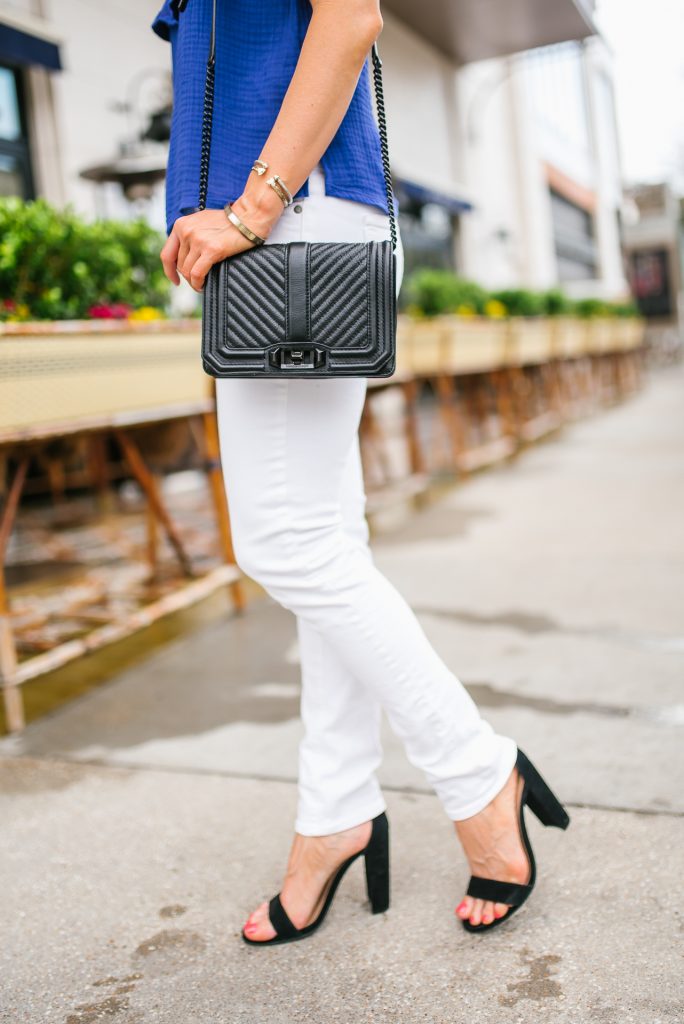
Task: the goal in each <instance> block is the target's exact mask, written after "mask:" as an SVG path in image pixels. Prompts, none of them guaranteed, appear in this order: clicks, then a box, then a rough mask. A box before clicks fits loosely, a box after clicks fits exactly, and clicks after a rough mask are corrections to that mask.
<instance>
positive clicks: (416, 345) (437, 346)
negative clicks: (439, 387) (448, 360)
mask: <svg viewBox="0 0 684 1024" xmlns="http://www.w3.org/2000/svg"><path fill="white" fill-rule="evenodd" d="M445 320H446V317H442V316H439V317H434V319H432V320H415V321H413V322H412V323H411V327H410V332H409V337H410V343H409V351H410V356H409V361H410V366H411V370H412V372H413V373H416V374H419V375H420V374H422V375H423V376H432V375H433V374H435V373H439V372H440V371H441V370H442V369H443V368H444V354H445V350H446V337H447V335H448V330H449V328H448V325H447V324H446V323H445Z"/></svg>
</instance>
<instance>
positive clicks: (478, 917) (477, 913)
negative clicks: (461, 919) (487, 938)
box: [470, 900, 484, 924]
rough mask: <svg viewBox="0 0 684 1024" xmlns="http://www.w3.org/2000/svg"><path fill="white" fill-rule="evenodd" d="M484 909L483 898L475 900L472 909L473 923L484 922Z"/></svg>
mask: <svg viewBox="0 0 684 1024" xmlns="http://www.w3.org/2000/svg"><path fill="white" fill-rule="evenodd" d="M483 909H484V901H483V900H473V906H472V908H471V911H470V923H471V924H482V911H483Z"/></svg>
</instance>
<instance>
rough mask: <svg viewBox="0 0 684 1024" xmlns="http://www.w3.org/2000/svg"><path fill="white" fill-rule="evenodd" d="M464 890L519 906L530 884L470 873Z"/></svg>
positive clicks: (476, 896)
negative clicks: (503, 880) (501, 880)
mask: <svg viewBox="0 0 684 1024" xmlns="http://www.w3.org/2000/svg"><path fill="white" fill-rule="evenodd" d="M466 891H467V895H468V896H473V897H474V898H475V899H476V900H490V901H491V902H492V903H507V904H508V905H509V906H511V907H519V906H520V904H521V903H524V902H525V900H526V899H527V897H528V896H529V894H530V892H531V891H532V886H531V885H523V884H522V883H519V882H500V881H498V880H497V879H496V878H480V877H479V876H478V875H472V876H471V879H470V882H469V883H468V889H467V890H466ZM274 927H275V926H274Z"/></svg>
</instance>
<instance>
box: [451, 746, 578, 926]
mask: <svg viewBox="0 0 684 1024" xmlns="http://www.w3.org/2000/svg"><path fill="white" fill-rule="evenodd" d="M515 767H516V768H517V770H518V774H519V775H520V777H521V778H522V780H523V787H522V795H521V797H520V803H519V806H518V827H519V830H520V838H521V840H522V844H523V846H524V848H525V852H526V854H527V859H528V861H529V865H530V870H529V874H528V878H527V882H525V883H518V882H502V881H500V880H499V879H496V878H481V877H479V876H478V875H471V877H470V881H469V883H468V888H467V890H466V893H467V895H468V896H472V897H473V899H479V900H487V901H491V902H492V903H506V904H507V905H508V908H509V909H508V912H507V913H506V914H504V916H503V917H499V918H495V919H494V920H493V921H491V922H490V923H489V924H471V923H470V921H468V920H467V919H466V920H465V921H461V924H462V925H463V927H464V928H465V930H466V931H467V932H488V931H491V929H492V928H496V927H497V926H498V925H500V924H503V923H504V921H508V919H509V917H511V915H512V914H514V913H515V911H516V910H518V909H519V908H520V907H521V906H522V905H523V903H525V902H526V900H527V899H529V897H530V895H531V893H532V890H533V889H534V885H535V882H536V879H537V865H536V862H535V859H534V852H533V850H532V844H531V843H530V839H529V836H528V834H527V828H526V827H525V815H524V813H523V811H524V808H525V805H527V806H528V807H529V808H530V810H531V811H532V813H533V814H535V815H536V816H537V817H538V818H539V820H540V821H541V823H542V825H551V826H554V827H555V828H561V829H566V828H567V827H568V825H569V824H570V817H569V815H568V813H567V811H566V810H565V808H564V807H563V805H562V804H561V802H560V800H559V799H558V797H557V796H556V795H555V793H553V791H552V790H551V789H550V787H549V786H548V785H547V783H546V782H545V781H544V779H543V778H542V776H541V775H540V773H539V772H538V771H537V769H536V768H535V766H534V765H533V764H532V762H531V761H530V759H529V758H528V757H527V756H526V755H525V754H524V753H523V752H522V750H520V749H519V750H518V756H517V758H516V762H515Z"/></svg>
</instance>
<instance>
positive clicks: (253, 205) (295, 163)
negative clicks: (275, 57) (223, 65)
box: [233, 0, 382, 235]
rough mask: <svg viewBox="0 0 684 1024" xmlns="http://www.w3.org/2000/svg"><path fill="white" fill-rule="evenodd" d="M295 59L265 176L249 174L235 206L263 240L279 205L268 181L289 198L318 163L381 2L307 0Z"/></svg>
mask: <svg viewBox="0 0 684 1024" xmlns="http://www.w3.org/2000/svg"><path fill="white" fill-rule="evenodd" d="M311 2H312V8H313V11H312V15H311V21H310V23H309V27H308V30H307V33H306V36H305V38H304V42H303V44H302V49H301V52H300V56H299V60H298V62H297V66H296V68H295V71H294V74H293V76H292V79H291V81H290V85H289V88H288V90H287V92H286V94H285V97H284V99H283V102H282V105H281V108H280V111H279V113H278V116H277V118H276V121H275V123H274V125H273V128H272V129H271V132H270V134H269V136H268V139H267V140H266V142H265V144H264V146H263V148H262V151H261V153H258V154H256V153H255V158H256V157H257V156H258V157H259V158H260V159H261V160H265V161H266V162H267V163H268V165H269V169H268V172H267V174H265V175H263V176H257V175H256V174H250V175H249V178H248V179H247V182H246V183H245V189H244V192H243V194H242V195H241V196H240V198H239V199H238V200H236V201H235V202H234V203H233V207H234V209H235V210H236V212H238V214H239V215H240V217H242V218H243V219H244V221H245V222H246V223H247V224H248V225H249V226H250V227H251V228H252V230H253V231H256V232H257V234H263V235H267V234H268V233H269V232H270V230H271V228H272V227H273V225H274V223H275V222H276V221H277V219H278V217H279V216H280V214H281V213H282V210H283V205H282V202H281V201H280V199H279V198H278V196H277V195H276V193H275V192H274V191H273V189H272V188H271V187H270V186H269V185H267V184H266V180H265V179H266V178H267V177H269V176H270V175H271V174H273V173H275V174H278V175H280V177H281V178H282V179H283V180H284V181H285V184H286V185H287V187H288V189H289V190H290V192H291V193H292V194H293V195H294V194H295V193H296V192H297V191H298V189H299V188H300V187H301V186H302V184H303V183H304V181H305V180H306V179H307V178H308V176H309V174H310V172H311V171H312V169H313V168H314V167H315V166H316V164H317V163H318V161H319V159H320V157H321V156H322V155H323V153H324V152H325V150H326V149H327V147H328V145H329V144H330V142H331V140H332V138H333V136H334V135H335V133H336V132H337V129H338V128H339V126H340V124H341V122H342V119H343V118H344V115H345V113H346V112H347V109H348V107H349V104H350V102H351V98H352V96H353V94H354V90H355V88H356V84H357V82H358V78H359V74H360V72H361V69H362V67H363V64H364V62H365V60H366V58H367V56H368V51H369V49H370V47H371V45H372V44H373V42H374V41H375V39H376V38H377V36H378V34H379V32H380V29H381V27H382V19H381V17H380V9H379V3H378V0H311Z"/></svg>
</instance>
